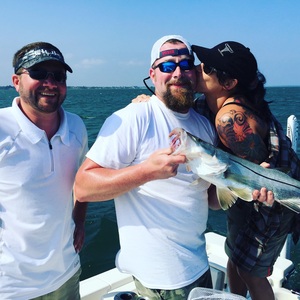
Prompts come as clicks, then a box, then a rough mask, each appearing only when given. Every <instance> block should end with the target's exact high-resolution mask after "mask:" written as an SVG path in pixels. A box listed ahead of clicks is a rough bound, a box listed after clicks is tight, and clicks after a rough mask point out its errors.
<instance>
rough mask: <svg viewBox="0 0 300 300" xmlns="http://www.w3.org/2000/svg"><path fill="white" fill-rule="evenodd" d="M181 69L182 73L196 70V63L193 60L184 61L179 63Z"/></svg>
mask: <svg viewBox="0 0 300 300" xmlns="http://www.w3.org/2000/svg"><path fill="white" fill-rule="evenodd" d="M179 67H180V69H181V70H182V71H189V70H192V69H193V68H194V63H193V62H192V61H191V60H188V59H186V60H182V61H181V62H179Z"/></svg>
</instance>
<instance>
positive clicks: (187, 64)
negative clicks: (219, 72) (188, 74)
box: [153, 59, 195, 73]
mask: <svg viewBox="0 0 300 300" xmlns="http://www.w3.org/2000/svg"><path fill="white" fill-rule="evenodd" d="M178 66H179V68H180V70H181V71H190V70H192V69H194V67H195V66H194V62H193V61H192V60H191V59H184V60H182V61H180V62H178V63H177V62H175V61H164V62H162V63H160V64H158V65H157V66H155V67H153V70H155V69H156V68H159V70H160V71H161V72H163V73H172V72H174V71H175V70H176V68H177V67H178Z"/></svg>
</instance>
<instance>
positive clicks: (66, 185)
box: [0, 98, 87, 300]
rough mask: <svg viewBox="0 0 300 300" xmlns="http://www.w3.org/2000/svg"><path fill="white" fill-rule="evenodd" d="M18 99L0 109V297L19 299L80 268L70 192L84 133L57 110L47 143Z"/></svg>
mask: <svg viewBox="0 0 300 300" xmlns="http://www.w3.org/2000/svg"><path fill="white" fill-rule="evenodd" d="M18 101H19V99H18V98H15V99H14V101H13V104H12V107H8V108H3V109H0V120H1V123H0V299H18V300H22V299H29V298H35V297H38V296H40V295H44V294H47V293H49V292H52V291H53V290H56V289H57V288H59V287H60V286H61V285H62V284H64V283H65V282H66V281H67V280H68V279H69V278H71V277H72V276H73V275H74V274H75V273H76V271H77V270H78V269H79V267H80V262H79V256H78V254H77V253H76V252H75V250H74V247H73V232H74V222H73V220H72V209H73V198H72V188H73V183H74V178H75V174H76V171H77V169H78V167H79V166H80V164H81V162H82V160H83V158H84V155H85V153H86V151H87V132H86V128H85V126H84V124H83V122H82V120H81V119H80V118H79V117H78V116H77V115H74V114H71V113H68V112H65V111H64V110H63V109H61V110H60V115H61V125H60V128H59V130H58V131H57V133H56V134H55V135H54V136H53V138H52V139H51V141H50V143H49V141H48V138H47V136H46V134H45V132H44V131H43V130H41V129H39V128H38V127H36V126H35V125H34V124H33V123H32V122H31V121H30V120H29V119H28V118H27V117H26V116H25V115H24V114H23V113H22V111H21V110H20V109H19V107H18Z"/></svg>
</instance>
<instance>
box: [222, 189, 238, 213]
mask: <svg viewBox="0 0 300 300" xmlns="http://www.w3.org/2000/svg"><path fill="white" fill-rule="evenodd" d="M217 197H218V200H219V203H220V206H221V207H222V209H223V210H226V209H228V208H229V207H231V206H232V205H233V204H234V203H235V202H236V200H237V198H238V197H237V196H236V195H234V194H233V193H232V192H231V191H230V190H229V189H228V188H217Z"/></svg>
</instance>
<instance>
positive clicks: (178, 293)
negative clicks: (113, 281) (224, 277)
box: [133, 269, 213, 300]
mask: <svg viewBox="0 0 300 300" xmlns="http://www.w3.org/2000/svg"><path fill="white" fill-rule="evenodd" d="M133 279H134V283H135V286H136V288H137V292H138V294H139V295H141V296H142V297H146V298H149V299H151V300H163V299H168V300H182V299H187V298H188V295H189V293H190V291H191V290H192V289H193V288H195V287H205V288H212V287H213V286H212V279H211V274H210V269H208V270H207V271H206V272H205V273H204V274H203V275H202V276H201V277H200V278H198V279H197V280H196V281H194V282H193V283H191V284H189V285H187V286H185V287H183V288H180V289H175V290H160V289H149V288H147V287H145V286H143V285H142V284H141V282H140V281H139V280H137V279H136V278H135V277H133Z"/></svg>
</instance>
